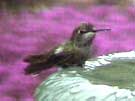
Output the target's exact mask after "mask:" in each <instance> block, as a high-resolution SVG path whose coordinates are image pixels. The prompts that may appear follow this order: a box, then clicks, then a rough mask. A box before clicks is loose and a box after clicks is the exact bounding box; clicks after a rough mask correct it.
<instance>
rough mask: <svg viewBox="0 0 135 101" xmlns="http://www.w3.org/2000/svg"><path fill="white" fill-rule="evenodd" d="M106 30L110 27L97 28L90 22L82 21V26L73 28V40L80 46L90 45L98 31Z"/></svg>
mask: <svg viewBox="0 0 135 101" xmlns="http://www.w3.org/2000/svg"><path fill="white" fill-rule="evenodd" d="M106 30H110V29H95V28H94V26H93V25H92V24H90V23H81V24H80V26H78V27H77V28H75V29H74V30H73V34H72V37H71V41H73V42H74V44H76V45H79V46H85V45H89V44H90V43H91V42H92V41H93V39H94V37H95V35H96V32H99V31H106Z"/></svg>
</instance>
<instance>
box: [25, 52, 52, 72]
mask: <svg viewBox="0 0 135 101" xmlns="http://www.w3.org/2000/svg"><path fill="white" fill-rule="evenodd" d="M24 62H27V63H28V64H29V65H28V66H27V67H26V68H25V70H24V71H25V74H37V73H39V72H40V71H42V70H44V69H47V68H49V67H50V65H49V64H48V61H46V60H45V59H44V55H32V56H28V57H27V58H25V59H24Z"/></svg>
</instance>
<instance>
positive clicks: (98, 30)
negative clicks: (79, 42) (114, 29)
mask: <svg viewBox="0 0 135 101" xmlns="http://www.w3.org/2000/svg"><path fill="white" fill-rule="evenodd" d="M110 30H111V29H97V30H93V31H92V32H100V31H110Z"/></svg>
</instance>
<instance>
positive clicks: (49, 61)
mask: <svg viewBox="0 0 135 101" xmlns="http://www.w3.org/2000/svg"><path fill="white" fill-rule="evenodd" d="M106 30H110V29H94V26H93V25H92V24H91V23H81V24H80V25H79V26H78V27H76V28H75V29H74V30H73V32H72V36H71V38H70V39H69V40H68V41H67V42H65V43H63V44H61V45H59V46H57V47H55V48H53V49H52V50H50V51H49V52H47V53H43V54H37V55H31V56H28V57H26V58H25V59H24V62H27V63H29V64H28V66H27V67H26V68H25V73H26V74H36V73H39V72H41V71H42V70H45V69H48V68H51V67H53V66H59V67H62V68H67V67H70V66H80V67H82V66H83V64H84V62H85V61H86V60H87V59H88V58H90V57H91V54H90V53H91V52H90V49H91V46H92V42H93V40H94V38H95V36H96V32H100V31H106Z"/></svg>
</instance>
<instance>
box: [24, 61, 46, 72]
mask: <svg viewBox="0 0 135 101" xmlns="http://www.w3.org/2000/svg"><path fill="white" fill-rule="evenodd" d="M47 68H48V66H47V67H46V66H45V64H43V63H40V64H29V65H28V66H27V67H26V68H25V69H24V71H25V74H38V73H39V72H40V71H42V70H43V69H47Z"/></svg>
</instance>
